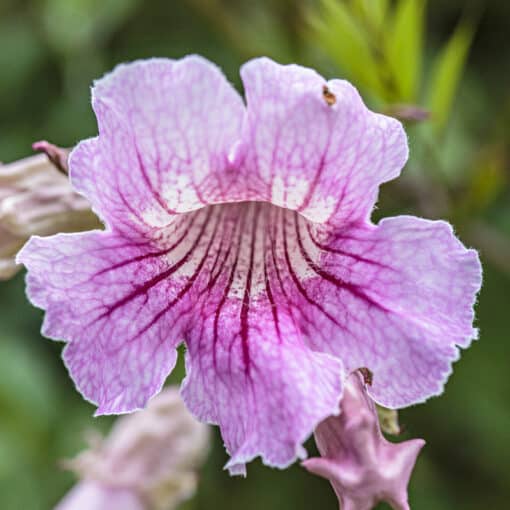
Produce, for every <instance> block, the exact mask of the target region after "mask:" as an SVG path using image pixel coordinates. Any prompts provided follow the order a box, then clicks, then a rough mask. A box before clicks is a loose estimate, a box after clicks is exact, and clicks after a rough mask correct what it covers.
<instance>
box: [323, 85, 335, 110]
mask: <svg viewBox="0 0 510 510" xmlns="http://www.w3.org/2000/svg"><path fill="white" fill-rule="evenodd" d="M322 97H323V98H324V101H326V103H327V105H328V106H333V105H334V104H335V103H336V96H335V94H333V92H331V90H329V88H328V86H327V85H324V86H323V87H322Z"/></svg>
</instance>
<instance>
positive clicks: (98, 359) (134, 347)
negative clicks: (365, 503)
mask: <svg viewBox="0 0 510 510" xmlns="http://www.w3.org/2000/svg"><path fill="white" fill-rule="evenodd" d="M241 76H242V79H243V83H244V88H245V91H246V100H247V106H245V105H244V104H243V101H242V99H241V97H240V96H239V95H238V94H237V92H236V91H235V90H234V89H233V88H232V86H231V85H230V84H229V83H228V82H227V80H226V79H225V77H224V76H223V75H222V74H221V72H220V71H219V70H218V69H217V68H216V67H215V66H214V65H212V64H210V63H209V62H207V61H206V60H204V59H202V58H200V57H196V56H192V57H186V58H184V59H182V60H178V61H171V60H165V59H153V60H148V61H140V62H135V63H132V64H128V65H121V66H119V67H118V68H116V69H115V71H114V72H112V73H111V74H109V75H107V76H106V77H105V78H103V79H102V80H100V81H98V82H97V83H96V84H95V86H94V89H93V97H92V105H93V108H94V111H95V112H96V116H97V119H98V125H99V136H98V137H96V138H92V139H90V140H85V141H83V142H81V143H80V144H79V145H78V147H77V148H76V149H74V151H73V152H72V154H71V157H70V175H71V181H72V183H73V186H74V188H75V189H76V190H77V191H78V192H80V193H82V194H83V195H85V196H86V197H87V198H88V199H89V200H90V202H91V203H92V205H93V209H94V210H95V211H96V213H97V214H98V215H99V216H100V217H101V218H102V219H103V221H104V222H105V224H106V230H105V231H93V232H88V233H80V234H60V235H57V236H54V237H50V238H45V239H41V238H39V237H34V238H32V239H31V240H30V242H29V243H28V244H27V245H26V246H25V247H24V249H23V250H22V252H21V253H20V255H19V257H18V260H19V261H21V262H23V263H24V264H25V265H26V266H27V268H28V277H27V286H28V295H29V297H30V299H31V300H32V302H33V303H34V304H35V305H37V306H39V307H41V308H43V309H45V310H46V317H45V321H44V325H43V333H44V334H45V335H46V336H48V337H50V338H54V339H64V340H65V341H66V342H67V345H66V347H65V349H64V360H65V363H66V365H67V367H68V369H69V371H70V373H71V376H72V377H73V379H74V381H75V382H76V385H77V387H78V389H79V390H80V391H81V392H82V394H83V395H84V396H85V397H86V398H87V399H89V400H91V401H92V402H94V403H96V404H97V405H98V410H97V413H98V414H107V413H123V412H129V411H132V410H134V409H138V408H140V407H143V406H144V405H145V404H146V403H147V401H148V400H149V399H150V398H151V397H152V396H153V395H155V394H156V393H158V392H159V391H160V389H161V386H162V384H163V382H164V380H165V378H166V377H167V375H168V374H169V372H171V371H172V369H173V367H174V365H175V361H176V356H177V354H176V347H177V346H178V345H179V344H180V343H181V342H184V343H185V344H186V347H187V349H186V367H187V376H186V379H185V380H184V383H183V388H182V394H183V397H184V400H185V402H186V403H187V405H188V407H189V409H190V410H191V411H192V413H193V414H194V415H195V416H196V417H197V418H199V419H200V420H202V421H206V422H210V423H216V424H219V426H220V428H221V432H222V435H223V439H224V441H225V444H226V447H227V449H228V451H229V453H230V454H231V460H230V462H229V463H228V464H227V467H228V468H229V469H230V470H231V472H233V473H243V472H244V469H245V468H244V464H245V463H246V462H248V461H250V460H252V459H253V458H254V457H256V456H259V455H260V456H261V457H262V460H263V462H264V463H266V464H268V465H271V466H278V467H285V466H287V465H289V463H291V462H293V461H294V460H295V459H296V458H297V457H300V458H302V457H304V456H305V453H306V452H305V451H304V449H303V447H302V443H303V441H304V440H305V439H306V438H307V437H308V436H309V435H310V434H311V432H312V431H313V429H314V428H315V426H316V425H317V424H318V423H319V422H321V421H322V420H323V419H325V418H326V417H328V416H330V415H331V414H335V413H336V412H337V410H338V404H339V401H340V399H341V395H342V379H343V377H345V374H348V373H349V372H350V371H352V370H354V369H356V368H358V367H368V368H369V369H370V370H371V371H372V372H373V374H374V382H373V385H372V387H371V388H370V390H369V393H370V395H371V397H372V398H374V400H375V401H376V402H378V403H381V404H382V405H384V406H386V407H401V406H406V405H410V404H413V403H416V402H421V401H423V400H425V399H426V398H428V397H430V396H432V395H436V394H439V393H441V392H442V390H443V385H444V383H445V380H446V379H447V377H448V375H449V374H450V372H451V364H452V362H453V361H455V360H456V359H457V358H458V357H459V350H458V346H461V347H467V346H468V345H469V343H470V341H471V339H473V338H474V337H475V336H476V330H475V329H473V326H472V321H473V302H474V300H475V295H476V293H477V291H478V289H479V287H480V281H481V271H480V263H479V260H478V256H477V254H476V252H475V251H473V250H466V249H465V248H464V246H463V245H462V244H461V243H460V242H459V241H458V240H457V239H456V238H455V236H454V234H453V232H452V228H451V227H450V226H449V225H448V224H447V223H444V222H441V221H438V222H433V221H426V220H422V219H418V218H414V217H410V216H400V217H396V218H389V219H385V220H383V221H381V222H380V223H379V224H378V225H374V224H373V223H371V221H370V213H371V211H372V209H373V207H374V203H375V201H376V198H377V193H378V188H379V185H380V184H381V183H383V182H385V181H388V180H390V179H393V178H395V177H397V176H398V174H399V173H400V171H401V169H402V167H403V165H404V163H405V162H406V158H407V153H408V150H407V142H406V136H405V133H404V131H403V129H402V126H401V124H400V123H399V122H398V121H396V120H395V119H392V118H389V117H385V116H383V115H378V114H375V113H372V112H370V111H369V110H368V109H367V108H366V107H365V105H364V104H363V102H362V100H361V98H360V96H359V95H358V93H357V91H356V90H355V89H354V88H353V87H352V86H351V85H350V84H349V83H347V82H345V81H340V80H332V81H329V82H326V81H325V80H324V78H322V77H321V76H319V75H318V74H317V73H316V72H315V71H313V70H311V69H306V68H303V67H299V66H296V65H289V66H281V65H279V64H276V63H274V62H272V61H271V60H269V59H266V58H262V59H256V60H253V61H250V62H248V63H247V64H245V65H244V66H243V68H242V70H241Z"/></svg>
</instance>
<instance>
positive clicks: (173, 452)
mask: <svg viewBox="0 0 510 510" xmlns="http://www.w3.org/2000/svg"><path fill="white" fill-rule="evenodd" d="M95 443H96V444H95V445H93V448H92V449H91V450H88V451H85V452H82V453H81V454H80V455H79V456H78V457H77V458H76V459H74V460H72V461H70V462H69V467H71V468H72V469H73V470H74V471H76V473H77V474H78V475H79V476H80V478H81V479H82V481H80V482H79V483H78V484H77V485H76V486H75V487H74V488H73V489H72V490H71V491H70V492H69V493H68V494H67V496H66V497H65V498H64V499H63V500H62V501H61V503H60V504H59V505H58V506H57V508H56V510H80V509H83V510H139V509H140V510H171V509H174V508H177V506H178V505H179V504H180V503H182V502H183V501H184V500H186V499H189V498H190V497H191V496H192V495H193V494H194V492H195V490H196V486H197V469H198V468H199V467H200V466H201V464H202V463H203V462H204V460H205V457H206V454H207V453H208V450H209V431H208V428H207V427H206V426H205V425H203V424H201V423H198V422H197V421H195V420H194V419H193V417H192V416H191V415H190V414H189V413H188V411H187V410H186V408H185V407H184V405H183V403H182V401H181V399H180V397H179V394H178V391H177V390H176V389H175V388H167V389H165V390H163V391H162V392H161V393H160V394H159V395H158V396H157V397H155V398H154V399H153V400H152V401H151V402H150V403H149V405H148V406H147V409H145V410H143V411H140V412H137V413H134V414H132V415H129V416H124V417H122V418H119V419H118V421H116V422H115V425H114V426H113V428H112V430H111V432H110V434H109V436H108V437H107V438H106V439H104V440H96V441H95Z"/></svg>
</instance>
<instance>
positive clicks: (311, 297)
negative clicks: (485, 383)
mask: <svg viewBox="0 0 510 510" xmlns="http://www.w3.org/2000/svg"><path fill="white" fill-rule="evenodd" d="M285 228H286V229H287V231H291V230H294V232H295V235H296V236H297V239H298V241H299V242H298V244H299V246H298V249H297V250H296V251H297V252H298V253H297V254H294V255H293V256H292V255H291V251H290V250H288V252H289V256H288V258H287V260H286V261H285V264H283V263H280V267H281V269H280V271H281V272H283V271H285V270H287V271H289V272H290V273H291V274H292V272H296V271H297V270H298V269H299V268H301V269H300V270H301V272H304V269H303V267H307V268H308V270H309V271H310V272H311V273H313V274H314V277H310V278H309V279H308V280H306V281H305V282H304V283H302V282H301V283H300V282H299V280H297V279H295V281H294V282H291V283H292V285H291V284H288V285H286V286H285V289H286V295H287V298H288V300H289V302H290V303H291V306H292V309H293V310H294V312H293V313H294V317H295V318H296V320H297V321H299V323H300V325H301V328H302V330H303V333H304V335H305V336H306V337H307V339H308V342H309V345H310V346H311V347H312V348H313V349H316V350H319V351H322V352H328V353H331V354H334V355H336V356H338V357H339V358H340V359H341V360H342V361H343V363H344V364H345V366H346V369H347V370H349V371H352V370H355V369H357V368H360V367H367V368H368V369H370V370H371V371H372V372H373V385H372V387H371V388H370V393H371V395H372V396H373V397H374V398H375V400H376V401H377V402H379V403H381V404H382V405H384V406H386V407H395V408H398V407H403V406H407V405H410V404H413V403H417V402H421V401H423V400H425V399H426V398H428V397H430V396H432V395H436V394H439V393H441V392H442V390H443V385H444V383H445V381H446V379H447V378H448V376H449V374H450V372H451V364H452V362H453V361H455V360H456V359H457V358H458V356H459V351H458V348H457V346H462V347H467V346H468V345H469V342H470V340H471V339H473V338H475V337H476V335H477V331H476V329H473V326H472V322H473V315H474V314H473V303H474V301H475V297H476V294H477V292H478V290H479V289H480V284H481V268H480V262H479V259H478V256H477V253H476V252H475V251H474V250H467V249H466V248H465V247H464V246H463V245H462V244H461V243H460V242H459V241H458V239H456V238H455V236H454V234H453V232H452V229H451V227H450V226H449V225H448V224H447V223H444V222H439V221H438V222H433V221H426V220H421V219H417V218H412V217H405V216H403V217H397V218H390V219H386V220H383V221H381V223H380V224H379V225H378V226H377V227H375V226H372V225H367V226H361V227H350V228H346V229H345V230H343V231H342V230H337V231H335V233H331V231H330V230H327V229H324V228H322V227H320V226H317V225H313V224H311V223H307V222H306V221H305V220H303V219H300V218H299V217H298V216H295V218H294V221H293V222H291V223H288V224H287V225H286V227H285ZM285 228H284V233H285ZM287 235H288V234H287ZM317 250H319V252H320V255H317ZM293 257H294V259H293Z"/></svg>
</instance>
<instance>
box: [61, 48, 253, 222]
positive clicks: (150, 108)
mask: <svg viewBox="0 0 510 510" xmlns="http://www.w3.org/2000/svg"><path fill="white" fill-rule="evenodd" d="M92 104H93V107H94V111H95V113H96V116H97V120H98V125H99V136H98V137H97V138H93V139H90V140H86V141H84V142H81V143H80V144H79V145H78V147H77V148H76V149H75V150H74V151H73V152H72V154H71V157H70V168H71V180H72V183H73V185H74V187H75V188H76V189H77V190H78V191H79V192H81V193H83V194H84V195H85V196H86V197H87V198H88V199H89V200H90V202H91V203H92V204H93V207H94V209H95V211H96V212H97V213H98V215H99V216H100V217H101V218H103V219H104V220H105V221H106V222H107V223H108V224H109V225H110V226H111V227H115V228H117V229H122V230H126V229H127V230H129V229H130V228H133V226H135V228H137V230H142V231H147V230H148V229H150V228H152V227H154V226H162V225H166V224H167V223H169V222H170V221H171V217H172V215H174V214H175V213H182V212H186V211H191V210H194V209H197V208H200V207H202V206H203V205H204V204H207V203H210V202H218V201H225V200H226V198H227V196H228V193H229V192H231V191H232V187H231V186H230V181H232V179H233V178H234V177H236V173H235V172H233V171H232V169H231V168H230V164H229V161H228V156H229V153H230V151H231V150H232V147H233V146H234V145H235V142H236V140H237V138H238V137H239V132H240V127H241V123H242V119H243V115H244V106H243V103H242V100H241V98H240V96H239V95H238V94H237V92H236V91H235V90H234V89H233V87H232V86H231V85H230V84H229V83H228V82H227V80H226V79H225V77H224V76H223V74H222V73H221V71H220V70H219V69H218V68H217V67H216V66H215V65H213V64H211V63H210V62H208V61H207V60H205V59H203V58H201V57H197V56H191V57H186V58H184V59H182V60H177V61H173V60H168V59H151V60H147V61H138V62H133V63H131V64H124V65H120V66H118V67H117V68H116V69H115V70H114V71H113V72H112V73H110V74H108V75H107V76H105V77H104V78H103V79H101V80H99V81H97V82H96V83H95V85H94V88H93V90H92Z"/></svg>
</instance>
